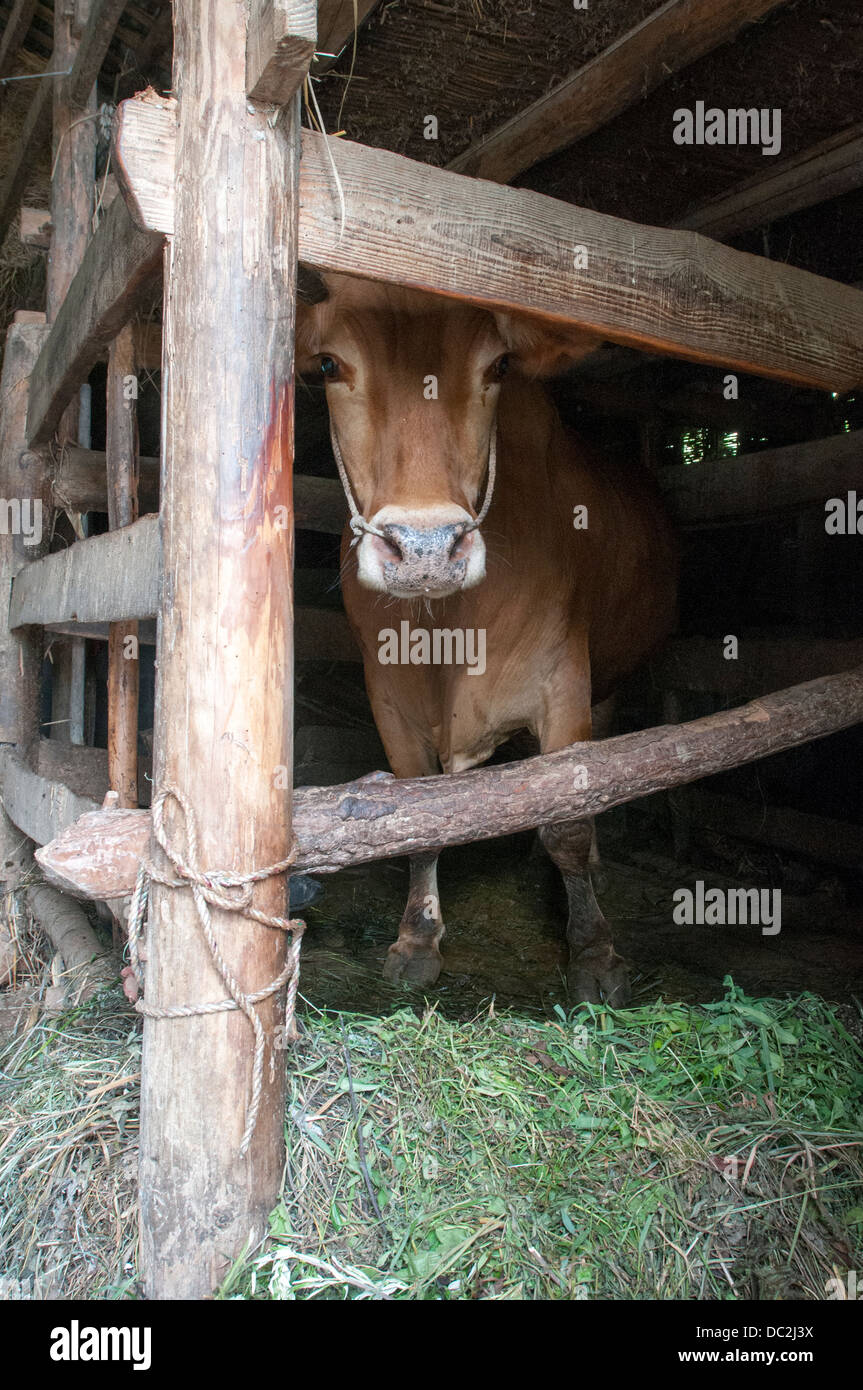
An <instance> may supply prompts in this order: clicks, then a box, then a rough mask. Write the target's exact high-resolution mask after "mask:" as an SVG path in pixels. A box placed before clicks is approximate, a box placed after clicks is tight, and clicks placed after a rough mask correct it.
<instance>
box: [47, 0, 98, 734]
mask: <svg viewBox="0 0 863 1390" xmlns="http://www.w3.org/2000/svg"><path fill="white" fill-rule="evenodd" d="M89 8H90V6H89V0H76V3H73V0H54V55H53V59H52V62H53V64H54V68H55V69H56V71H57V72H64V71H65V70H66V69H67V68H71V66H72V64H73V62H74V60H75V55H76V54H77V52H78V47H79V41H80V31H81V28H82V26H83V25H84V24H85V23H86V21H87V16H88V13H89ZM95 113H96V88H95V86H94V87H93V89H92V91H91V93H90V95H89V97H88V99H87V104H86V106H84V107H81V106H79V105H78V104H77V103H76V102H74V101H73V100H72V98H71V93H70V91H69V79H68V77H55V78H54V115H53V121H54V131H53V143H52V158H53V164H52V175H51V227H52V231H51V248H50V250H49V252H48V271H47V278H46V286H45V307H46V313H47V318H48V322H49V323H53V321H54V319H55V318H56V317H57V312H58V310H59V308H60V306H61V304H62V303H63V300H64V299H65V298H66V292H67V290H68V289H69V286H70V285H71V283H72V280H73V278H74V276H75V272H76V271H77V269H78V266H79V265H80V264H81V261H82V259H83V256H84V252H85V251H86V249H87V242H88V241H89V240H90V235H91V230H92V218H93V202H94V182H93V181H94V175H95V168H96V122H95V120H94V119H93V117H94V116H95ZM57 439H58V443H59V444H60V445H61V446H62V445H63V444H79V443H86V446H87V447H89V439H88V440H86V441H83V440H81V439H80V438H79V405H78V399H77V398H76V399H75V400H73V401H72V403H71V404H70V405H69V407H68V409H67V410H66V411H65V413H64V415H63V418H62V420H61V421H60V425H59V427H58V429H57ZM84 652H85V645H84V639H83V638H81V637H73V638H71V639H70V640H69V641H66V642H58V643H55V644H54V648H53V652H52V655H53V659H54V698H53V700H52V710H51V718H52V721H57V722H55V723H52V727H51V735H52V737H54V738H57V739H60V740H61V741H62V742H64V743H70V742H71V743H83V742H84Z"/></svg>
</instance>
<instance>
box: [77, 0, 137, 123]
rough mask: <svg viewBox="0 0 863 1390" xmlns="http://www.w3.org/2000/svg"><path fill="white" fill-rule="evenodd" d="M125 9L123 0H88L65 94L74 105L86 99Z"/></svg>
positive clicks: (83, 102)
mask: <svg viewBox="0 0 863 1390" xmlns="http://www.w3.org/2000/svg"><path fill="white" fill-rule="evenodd" d="M125 8H126V0H92V3H91V5H90V13H89V16H88V19H87V23H86V24H85V25H84V29H83V32H82V34H81V36H80V39H79V40H78V49H77V53H76V56H75V61H74V63H73V65H72V72H71V74H70V76H69V97H70V99H71V101H72V102H73V103H74V104H76V105H78V106H83V105H84V104H85V102H86V101H87V99H88V97H89V95H90V92H91V90H92V88H93V86H94V84H95V82H96V79H97V77H98V76H99V73H100V72H101V69H102V64H103V63H104V61H105V55H106V53H107V52H108V49H109V48H110V47H111V43H112V42H113V39H114V32H115V30H116V28H117V21H118V20H119V18H120V16H121V14H122V13H123V11H124V9H125Z"/></svg>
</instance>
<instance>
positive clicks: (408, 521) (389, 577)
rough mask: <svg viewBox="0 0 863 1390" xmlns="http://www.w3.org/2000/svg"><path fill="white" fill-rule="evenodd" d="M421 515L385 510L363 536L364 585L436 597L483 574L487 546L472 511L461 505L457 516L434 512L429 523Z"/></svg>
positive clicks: (395, 595)
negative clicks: (473, 521)
mask: <svg viewBox="0 0 863 1390" xmlns="http://www.w3.org/2000/svg"><path fill="white" fill-rule="evenodd" d="M441 510H442V509H441ZM394 511H395V512H396V513H397V515H396V516H393V515H392V513H393V512H394ZM399 512H401V515H398V513H399ZM459 512H460V513H461V515H458V513H459ZM387 513H389V515H387ZM423 520H424V518H423V517H422V515H421V514H420V515H417V514H416V513H414V515H413V516H411V515H410V514H409V513H408V514H407V515H405V513H404V512H402V509H401V508H391V507H386V508H383V509H382V511H381V513H379V515H378V516H377V517H376V518H375V531H374V532H373V533H371V534H367V535H365V536H363V539H362V541H361V542H360V545H359V550H358V560H359V579H360V583H361V584H364V585H365V586H366V587H367V588H370V589H377V590H379V591H381V592H383V593H387V594H390V595H392V597H393V598H407V599H412V598H418V599H422V598H429V599H434V598H445V597H446V596H447V595H448V594H454V593H458V591H459V590H460V589H466V588H470V587H471V586H472V585H473V584H477V583H478V582H479V580H480V579H482V577H483V575H484V573H485V546H484V544H483V540H482V537H481V535H480V533H479V531H478V530H476V528H475V527H474V526H473V525H472V524H471V522H472V518H471V517H470V516H469V515H468V513H466V512H464V511H462V509H461V508H458V509H457V517H456V518H455V519H453V520H450V519H448V518H446V519H445V518H444V517H433V518H429V521H430V523H431V524H429V525H425V526H424V525H422V524H421V523H422V521H423Z"/></svg>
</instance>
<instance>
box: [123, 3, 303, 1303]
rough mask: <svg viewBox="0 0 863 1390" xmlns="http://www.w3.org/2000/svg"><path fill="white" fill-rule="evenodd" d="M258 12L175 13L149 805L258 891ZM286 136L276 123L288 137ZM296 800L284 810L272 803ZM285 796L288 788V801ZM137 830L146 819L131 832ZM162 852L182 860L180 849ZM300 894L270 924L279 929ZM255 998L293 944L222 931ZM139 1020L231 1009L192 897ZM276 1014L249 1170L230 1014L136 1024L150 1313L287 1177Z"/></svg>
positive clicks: (287, 507) (239, 1019)
mask: <svg viewBox="0 0 863 1390" xmlns="http://www.w3.org/2000/svg"><path fill="white" fill-rule="evenodd" d="M244 10H245V7H244V6H241V5H239V4H230V5H228V4H218V5H214V4H212V3H210V0H175V4H174V25H175V42H174V86H175V90H176V91H177V94H178V107H179V127H178V133H177V170H178V175H179V176H178V179H177V187H176V220H175V229H174V235H173V236H172V237H171V239H170V240H169V243H168V248H167V251H166V262H165V293H166V298H165V332H164V361H163V391H164V397H163V400H164V420H165V430H164V450H163V465H162V468H163V473H162V535H163V576H162V599H161V609H160V614H159V635H158V646H157V661H158V688H157V699H156V719H155V737H154V745H155V747H154V755H155V756H154V783H155V789H156V791H158V790H159V789H160V788H168V787H172V786H173V787H176V788H178V789H179V791H180V792H181V793H183V794H184V795H185V796H186V797H187V798H188V800H189V803H190V804H191V806H192V808H193V809H194V814H195V819H196V822H197V832H198V853H199V861H200V865H201V867H202V869H207V868H213V869H219V868H222V869H230V870H233V871H235V872H237V873H244V872H248V871H251V870H253V869H256V868H260V867H264V866H267V865H269V864H271V863H274V862H275V861H277V860H279V859H281V858H282V857H284V856H285V854H286V853H287V851H288V847H289V845H290V842H291V796H290V789H289V788H290V781H289V779H290V769H291V761H292V758H291V730H292V675H293V672H292V625H293V612H292V592H291V570H292V550H293V543H292V526H293V517H292V496H291V462H292V448H293V442H292V441H293V335H294V282H295V276H296V244H297V229H296V221H297V179H298V162H299V115H298V110H297V108H296V104H295V103H294V102H292V103H291V106H290V108H284V109H283V111H282V112H281V113H279V111H278V109H277V108H273V107H268V106H263V107H256V106H254V105H253V104H252V103H250V102H248V100H247V97H246V88H245V81H246V60H245V38H246V35H245V22H244ZM275 117H278V119H274V118H275ZM280 788H281V789H280ZM285 788H287V789H285ZM122 814H124V815H135V814H136V813H135V812H129V811H127V812H124V813H122ZM168 832H169V835H170V836H171V838H172V839H173V840H174V842H175V843H176V845H177V846H178V848H180V849H183V847H184V834H183V827H182V826H181V825H178V824H177V823H176V821H174V820H171V818H170V817H169V818H168ZM285 891H286V884H285V881H284V879H283V878H271V879H268V880H266V881H265V882H263V883H261V884H259V885H257V887H256V889H255V904H256V906H258V907H259V908H261V909H263V911H265V912H274V911H275V912H284V909H285ZM212 918H213V929H214V932H215V934H216V937H217V939H218V942H219V945H220V948H221V950H222V952H223V953H224V956H225V958H226V960H227V962H228V964H229V966H230V968H231V970H232V971H233V972H234V974H235V976H236V978H237V980H238V981H239V982H240V985H241V987H242V988H243V989H245V990H248V991H251V990H255V989H259V988H262V987H264V986H266V985H267V984H268V983H269V982H271V981H272V980H273V979H275V978H276V977H277V976H278V974H279V972H280V970H281V969H282V966H283V963H284V960H285V949H286V941H285V939H284V935H283V933H281V932H274V931H271V930H269V929H268V928H266V927H263V926H259V925H257V924H253V923H249V922H246V921H244V920H241V919H240V918H238V917H237V915H236V914H231V915H228V914H225V913H223V912H222V911H221V910H215V909H214V910H213V912H212ZM147 950H148V960H147V981H146V996H145V997H146V1001H147V1004H148V1006H156V1007H158V1008H165V1007H169V1006H172V1005H190V1004H192V1005H199V1004H203V1003H205V1002H207V1001H217V1000H222V999H224V998H225V996H226V989H225V986H224V984H223V983H222V981H221V980H220V979H219V977H218V975H217V974H216V971H215V970H214V968H213V965H212V963H211V959H210V955H209V953H208V950H207V949H206V946H205V943H204V941H203V939H202V934H201V927H200V924H199V922H198V919H197V916H196V913H195V908H194V904H193V902H192V898H191V894H190V893H188V892H187V891H185V890H176V889H167V888H159V887H156V886H155V885H154V888H153V891H152V893H151V899H150V912H149V928H148V941H147ZM283 1003H284V1000H283V996H282V995H278V996H275V997H273V996H271V997H270V998H268V999H267V1000H266V1001H265V1002H264V1003H262V1004H261V1005H260V1006H259V1018H260V1020H261V1022H262V1024H263V1026H264V1029H265V1032H266V1036H267V1039H268V1045H267V1059H266V1064H265V1068H264V1085H263V1092H262V1100H261V1106H260V1111H259V1115H258V1121H257V1126H256V1129H255V1132H254V1136H253V1138H252V1141H251V1146H250V1148H249V1150H248V1152H247V1154H246V1156H245V1157H240V1154H239V1147H240V1142H241V1138H242V1135H243V1131H244V1127H245V1124H246V1113H247V1104H248V1101H249V1095H250V1082H251V1075H252V1060H253V1039H252V1033H251V1028H250V1025H249V1022H248V1020H247V1019H246V1018H245V1017H244V1016H243V1015H242V1014H241V1013H239V1012H237V1011H232V1012H221V1013H216V1014H208V1015H197V1016H194V1017H185V1018H180V1019H170V1020H164V1019H145V1024H144V1056H143V1068H142V1097H141V1157H140V1165H141V1166H140V1192H141V1258H142V1271H143V1278H144V1285H145V1289H146V1292H147V1295H148V1296H149V1297H150V1298H162V1299H165V1298H199V1297H204V1296H206V1295H208V1294H209V1293H210V1292H211V1290H212V1289H213V1288H214V1286H215V1285H216V1284H217V1283H218V1282H219V1280H220V1278H221V1277H222V1276H223V1274H224V1273H225V1271H226V1269H227V1268H228V1265H229V1262H230V1261H231V1260H232V1259H233V1257H235V1256H236V1255H237V1254H238V1253H239V1251H240V1250H242V1249H243V1248H244V1247H246V1246H247V1244H248V1243H249V1242H252V1243H254V1242H255V1241H256V1240H258V1239H259V1238H260V1237H261V1236H262V1235H263V1234H264V1232H265V1230H266V1223H267V1215H268V1212H269V1211H270V1210H271V1209H272V1207H273V1205H274V1204H275V1202H276V1200H277V1197H278V1191H279V1185H280V1181H281V1176H282V1170H283V1164H284V1083H285V1056H284V1053H283V1052H278V1051H276V1050H272V1049H271V1041H272V1037H273V1029H274V1027H275V1026H276V1025H278V1024H279V1021H280V1017H283V1014H282V1007H283Z"/></svg>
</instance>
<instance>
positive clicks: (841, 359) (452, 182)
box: [120, 102, 863, 391]
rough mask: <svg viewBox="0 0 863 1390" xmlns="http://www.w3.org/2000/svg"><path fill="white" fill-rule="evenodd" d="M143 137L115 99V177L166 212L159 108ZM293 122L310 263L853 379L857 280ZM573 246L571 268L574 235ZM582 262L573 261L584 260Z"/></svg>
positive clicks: (166, 136)
mask: <svg viewBox="0 0 863 1390" xmlns="http://www.w3.org/2000/svg"><path fill="white" fill-rule="evenodd" d="M144 106H145V111H144V113H143V115H144V119H145V120H146V121H147V123H148V125H149V126H152V124H153V122H154V119H158V120H160V121H161V124H162V138H161V140H160V141H159V142H158V146H156V145H148V143H147V142H146V141H144V139H143V138H141V137H140V136H135V135H134V131H135V127H136V123H137V122H138V121H139V118H141V116H142V112H141V111H140V110H139V103H136V102H125V103H124V104H123V108H122V109H123V112H124V114H123V119H122V124H121V130H122V131H124V132H125V135H124V136H122V138H121V139H120V144H121V147H122V150H123V151H124V152H125V175H124V176H125V178H126V180H127V183H128V185H129V186H130V187H132V188H138V189H140V190H143V189H146V197H145V196H144V193H143V192H139V193H138V195H137V197H136V200H135V201H136V207H137V209H138V215H139V216H141V217H146V218H149V219H153V220H152V223H151V225H154V226H156V227H158V228H159V229H160V230H163V231H170V228H171V227H172V226H173V188H174V174H173V159H172V158H171V149H172V145H173V141H172V137H171V124H172V121H173V117H172V115H171V113H170V111H167V112H166V111H165V110H161V112H160V113H159V114H158V117H157V113H156V111H155V108H153V107H152V106H151V105H149V104H147V103H145V104H144ZM329 149H330V154H331V155H332V158H333V160H334V161H335V164H336V167H337V169H338V172H339V178H340V182H341V187H342V192H343V195H344V226H342V204H341V200H340V197H339V193H338V190H337V189H336V187H335V183H334V179H333V173H332V167H331V164H330V160H329V158H328V155H327V150H326V148H325V144H324V137H322V136H319V135H316V134H313V133H312V132H309V131H306V132H304V135H303V157H302V161H301V167H300V232H299V255H300V260H301V261H304V262H306V263H308V264H309V265H311V266H313V267H314V268H316V269H318V270H320V271H324V272H325V271H327V270H339V271H344V272H345V273H347V274H354V275H357V274H359V275H363V276H366V277H368V278H369V279H373V280H382V281H389V282H392V283H395V284H402V285H408V286H413V287H415V288H417V289H424V290H430V291H432V292H434V293H437V294H443V295H449V296H451V297H454V298H461V299H466V300H470V301H472V302H474V303H477V304H483V305H486V306H488V307H489V308H493V309H504V310H508V311H511V312H521V313H527V314H533V315H536V316H538V317H541V318H543V319H545V320H547V321H548V322H550V323H553V324H555V325H557V326H562V325H565V326H567V327H569V326H574V327H577V328H578V329H584V330H585V331H587V332H589V333H593V334H596V335H598V336H600V337H602V338H607V339H610V340H612V341H615V342H620V343H627V344H629V345H631V346H634V347H638V348H641V349H642V350H653V351H657V352H664V353H668V354H671V355H673V356H677V357H684V358H688V359H690V360H693V361H702V362H714V363H718V364H721V365H722V366H725V367H728V369H729V370H732V369H734V368H737V369H739V370H741V371H748V372H754V373H757V374H760V375H763V376H772V377H777V378H780V379H783V380H787V381H793V382H798V383H800V384H803V385H810V386H818V387H822V388H823V387H826V388H829V389H833V390H837V391H838V390H849V389H851V388H852V387H853V386H856V385H858V384H859V383H860V382H861V380H863V293H861V292H860V291H858V290H853V289H850V288H849V287H848V286H845V285H838V284H836V283H834V282H833V281H830V280H824V279H822V278H820V277H819V276H816V275H811V274H809V273H808V272H807V271H803V270H797V269H796V268H794V267H792V266H787V265H784V264H779V263H775V262H772V261H767V260H763V259H762V258H761V257H758V256H750V255H747V254H745V253H743V252H740V251H734V250H732V249H730V248H729V247H726V246H722V245H720V244H719V243H717V242H714V241H711V240H708V239H707V238H706V237H702V236H699V235H698V234H697V233H693V232H687V231H675V230H666V229H663V228H657V227H642V226H639V225H638V224H636V223H631V222H624V221H623V220H621V219H619V218H614V217H607V216H605V215H603V214H602V213H596V212H591V211H590V210H588V209H585V208H578V207H574V206H571V205H570V204H566V203H560V202H558V201H556V200H554V199H552V198H547V197H545V196H544V195H543V194H540V193H532V192H529V191H526V190H523V189H514V188H505V187H501V186H499V185H497V184H490V183H489V184H487V183H481V182H477V181H475V180H472V179H465V178H463V177H462V176H461V175H459V174H452V173H449V172H447V171H446V170H441V169H434V168H432V167H430V166H428V165H424V164H418V163H416V162H415V161H412V160H409V159H405V158H403V157H402V156H401V155H394V154H391V153H390V152H389V151H386V150H374V149H369V148H367V147H366V146H363V145H355V144H351V143H350V142H349V141H345V140H331V141H330V142H329ZM579 247H580V248H583V250H582V252H581V253H580V259H579V263H580V264H582V267H583V268H581V269H577V270H576V269H575V268H574V267H575V261H574V256H575V252H576V248H579ZM585 262H586V263H585Z"/></svg>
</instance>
